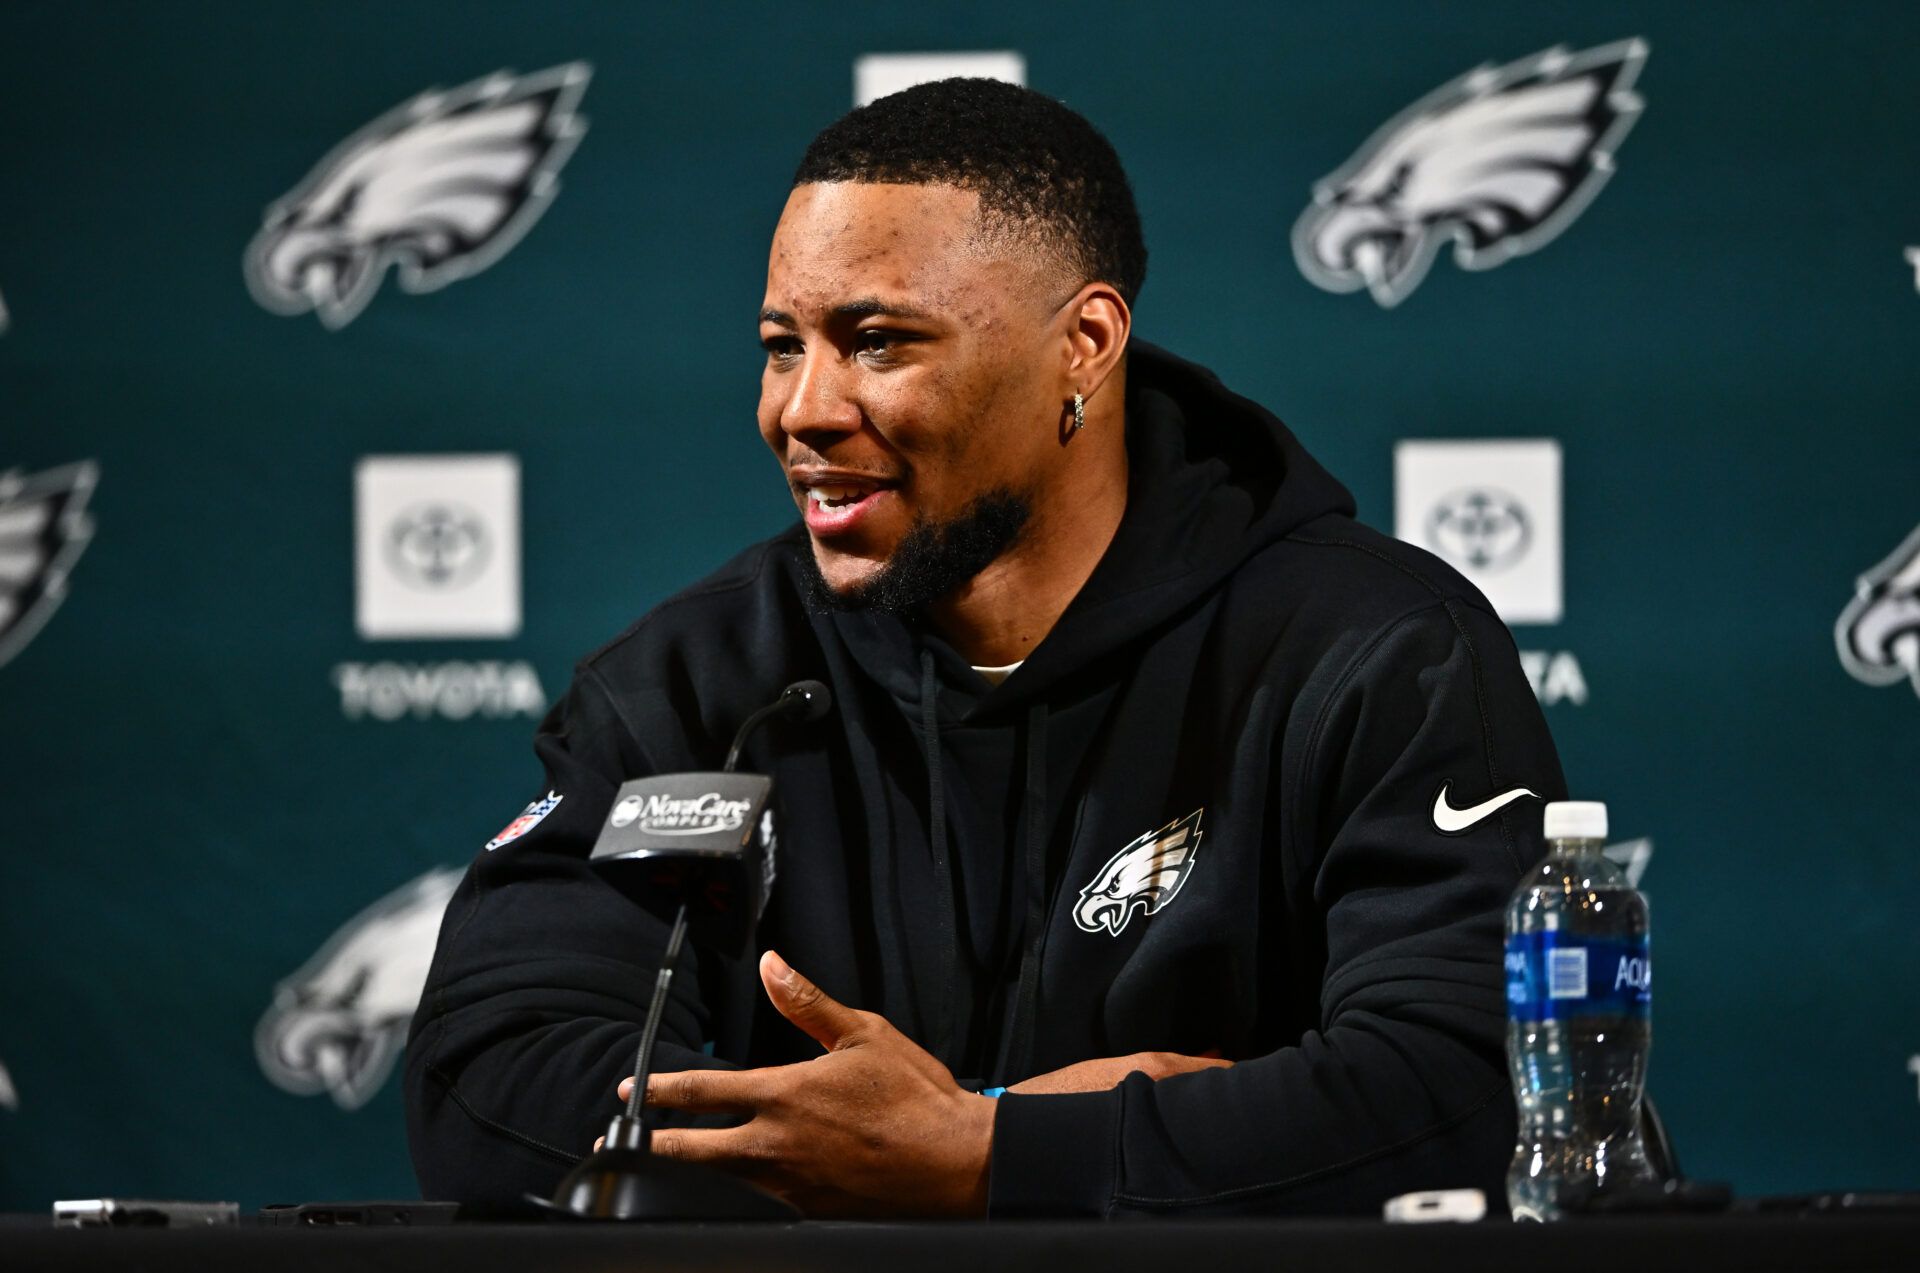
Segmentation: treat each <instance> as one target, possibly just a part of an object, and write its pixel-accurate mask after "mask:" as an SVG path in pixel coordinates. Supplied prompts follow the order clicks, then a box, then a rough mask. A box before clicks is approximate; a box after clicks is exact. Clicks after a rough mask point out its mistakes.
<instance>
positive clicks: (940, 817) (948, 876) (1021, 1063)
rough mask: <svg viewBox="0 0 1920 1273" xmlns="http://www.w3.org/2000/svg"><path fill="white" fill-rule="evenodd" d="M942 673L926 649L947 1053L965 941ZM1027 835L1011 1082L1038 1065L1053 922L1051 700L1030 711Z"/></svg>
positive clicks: (926, 728) (923, 687)
mask: <svg viewBox="0 0 1920 1273" xmlns="http://www.w3.org/2000/svg"><path fill="white" fill-rule="evenodd" d="M939 702H940V678H939V677H938V675H937V674H936V671H935V663H934V657H933V654H932V652H930V651H926V650H923V651H921V654H920V738H921V743H922V745H924V746H925V747H926V749H927V806H928V817H929V819H930V820H931V822H932V826H931V827H929V828H928V829H929V831H930V832H931V835H930V837H929V839H930V841H931V843H932V846H933V880H934V887H935V889H936V890H937V891H938V894H939V905H938V909H937V911H936V915H937V916H938V922H939V925H940V936H941V939H942V941H943V942H944V944H945V949H946V952H947V955H948V958H949V959H950V960H951V961H952V966H953V972H952V977H951V979H950V980H949V982H948V993H947V994H946V995H945V996H943V998H942V1001H941V1004H940V1010H939V1013H938V1021H939V1028H938V1032H937V1033H936V1035H935V1044H936V1046H935V1048H934V1054H935V1055H936V1056H940V1057H943V1058H945V1057H948V1056H949V1054H950V1050H951V1048H952V1047H953V1041H954V1011H955V1003H954V1000H955V999H956V998H957V997H958V996H959V988H960V987H961V986H963V985H965V984H966V977H965V976H964V970H963V969H962V968H961V966H960V960H961V955H960V943H959V940H958V938H957V937H956V935H955V924H956V922H957V917H956V915H955V913H954V905H953V866H952V863H951V862H950V861H949V860H948V857H949V854H948V848H949V846H948V841H947V783H946V770H945V766H944V765H943V764H942V761H941V751H942V748H941V746H940V713H939ZM1021 805H1022V808H1021V812H1022V814H1023V815H1024V817H1023V819H1022V820H1023V822H1024V823H1025V827H1024V829H1025V832H1026V834H1025V836H1024V837H1023V838H1024V839H1025V840H1026V857H1027V862H1026V868H1027V869H1026V880H1025V887H1024V888H1023V889H1022V892H1023V893H1024V894H1025V896H1026V915H1025V917H1024V922H1023V923H1022V925H1021V928H1020V941H1021V946H1022V949H1021V952H1020V977H1019V980H1018V982H1016V983H1015V986H1014V994H1013V999H1014V1009H1013V1021H1012V1023H1011V1025H1010V1026H1009V1028H1008V1031H1007V1038H1006V1041H1005V1043H1004V1044H1003V1045H1002V1052H1001V1056H1000V1064H999V1067H998V1070H999V1075H1000V1080H1001V1081H1002V1082H1012V1081H1016V1080H1018V1079H1022V1078H1027V1077H1029V1075H1028V1069H1029V1068H1030V1067H1031V1065H1032V1062H1033V1036H1034V1025H1035V1020H1034V1019H1035V1017H1036V1015H1037V1013H1038V1006H1039V1001H1040V950H1041V946H1042V944H1043V939H1044V938H1045V936H1046V923H1047V705H1046V704H1045V703H1042V702H1036V703H1034V704H1033V705H1032V706H1031V707H1030V708H1028V709H1027V772H1026V782H1025V784H1024V787H1023V790H1022V793H1021Z"/></svg>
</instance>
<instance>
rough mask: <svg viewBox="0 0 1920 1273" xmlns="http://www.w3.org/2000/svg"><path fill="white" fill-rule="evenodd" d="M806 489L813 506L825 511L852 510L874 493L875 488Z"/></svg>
mask: <svg viewBox="0 0 1920 1273" xmlns="http://www.w3.org/2000/svg"><path fill="white" fill-rule="evenodd" d="M806 489H807V498H808V499H809V500H811V501H812V502H813V506H814V507H815V508H818V509H823V510H831V509H839V508H850V507H852V506H853V505H855V504H858V503H859V502H860V501H861V500H863V499H865V498H866V497H867V496H869V495H871V494H873V493H874V488H873V487H862V486H830V485H829V486H809V487H807V488H806Z"/></svg>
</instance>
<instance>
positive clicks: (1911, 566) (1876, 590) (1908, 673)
mask: <svg viewBox="0 0 1920 1273" xmlns="http://www.w3.org/2000/svg"><path fill="white" fill-rule="evenodd" d="M1833 640H1834V644H1835V645H1836V646H1838V647H1839V651H1840V665H1841V666H1842V667H1844V668H1846V669H1847V672H1848V674H1850V675H1851V676H1852V677H1853V678H1854V679H1855V680H1858V681H1864V682H1865V683H1867V684H1868V685H1893V684H1896V683H1897V682H1899V681H1903V680H1906V681H1911V682H1912V683H1913V690H1914V693H1916V694H1920V526H1917V527H1915V528H1914V530H1913V533H1912V534H1910V535H1908V536H1907V537H1906V539H1905V540H1904V541H1902V542H1901V544H1900V546H1899V547H1898V548H1896V549H1894V550H1893V552H1892V553H1891V554H1890V555H1889V556H1888V557H1887V558H1886V560H1884V561H1882V562H1881V563H1880V564H1879V565H1877V566H1875V567H1874V568H1873V569H1872V570H1869V571H1868V572H1867V573H1866V574H1864V575H1862V576H1860V581H1859V583H1858V584H1856V585H1855V587H1854V594H1853V600H1852V601H1849V602H1848V603H1847V607H1846V609H1844V610H1842V611H1841V612H1840V619H1839V621H1838V622H1837V623H1835V624H1834V628H1833Z"/></svg>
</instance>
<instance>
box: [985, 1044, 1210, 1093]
mask: <svg viewBox="0 0 1920 1273" xmlns="http://www.w3.org/2000/svg"><path fill="white" fill-rule="evenodd" d="M1232 1064H1233V1062H1232V1061H1229V1060H1226V1059H1225V1058H1223V1057H1219V1056H1186V1055H1184V1054H1182V1053H1179V1052H1135V1053H1134V1054H1133V1055H1131V1056H1102V1057H1096V1058H1094V1059H1093V1060H1091V1061H1077V1062H1075V1063H1074V1064H1072V1065H1068V1066H1064V1067H1063V1068H1061V1069H1058V1070H1052V1071H1049V1072H1048V1073H1046V1074H1036V1075H1034V1076H1033V1077H1032V1078H1030V1079H1023V1080H1022V1081H1020V1082H1018V1083H1015V1084H1014V1085H1013V1086H1011V1087H1009V1088H1008V1089H1007V1090H1008V1091H1009V1092H1012V1093H1014V1094H1015V1095H1017V1096H1038V1095H1053V1094H1057V1093H1061V1092H1104V1091H1107V1090H1108V1089H1109V1088H1114V1087H1118V1086H1119V1085H1120V1081H1121V1080H1122V1079H1124V1078H1126V1077H1127V1075H1129V1074H1133V1073H1136V1072H1138V1073H1141V1074H1144V1075H1146V1076H1147V1077H1148V1078H1150V1079H1153V1080H1154V1081H1155V1082H1158V1081H1159V1080H1161V1079H1163V1078H1169V1077H1171V1076H1173V1075H1175V1074H1192V1073H1194V1072H1195V1071H1197V1070H1213V1069H1224V1068H1226V1067H1228V1066H1231V1065H1232Z"/></svg>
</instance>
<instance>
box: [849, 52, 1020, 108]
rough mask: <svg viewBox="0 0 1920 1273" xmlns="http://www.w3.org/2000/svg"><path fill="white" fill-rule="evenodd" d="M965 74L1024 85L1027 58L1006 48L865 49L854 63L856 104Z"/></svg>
mask: <svg viewBox="0 0 1920 1273" xmlns="http://www.w3.org/2000/svg"><path fill="white" fill-rule="evenodd" d="M955 76H966V77H968V78H972V79H983V80H1005V81H1006V82H1007V83H1009V84H1019V85H1022V86H1024V85H1025V84H1026V82H1027V59H1026V58H1024V57H1022V56H1021V55H1020V54H1018V53H1015V52H1012V51H1011V50H1005V51H1001V52H997V53H866V54H862V55H861V56H860V57H858V58H856V59H855V60H854V63H853V104H854V105H855V106H865V105H867V104H868V103H869V102H872V101H874V100H875V99H877V98H882V97H885V96H887V95H888V94H890V93H898V92H899V91H900V90H901V89H906V88H912V87H913V86H914V85H915V84H927V83H930V82H932V81H934V80H946V79H953V78H954V77H955Z"/></svg>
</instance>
